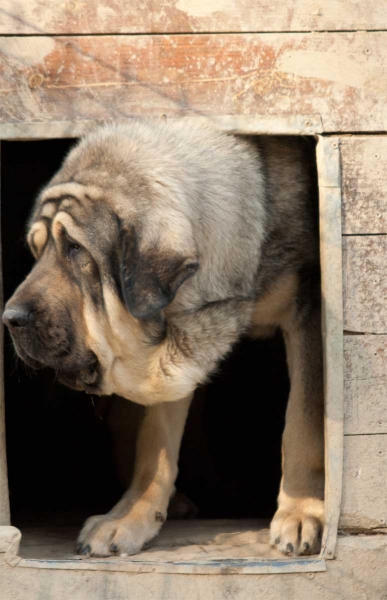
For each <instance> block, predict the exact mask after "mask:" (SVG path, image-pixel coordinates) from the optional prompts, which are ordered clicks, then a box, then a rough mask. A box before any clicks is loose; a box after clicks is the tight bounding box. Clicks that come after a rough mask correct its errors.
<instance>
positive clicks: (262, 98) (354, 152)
mask: <svg viewBox="0 0 387 600" xmlns="http://www.w3.org/2000/svg"><path fill="white" fill-rule="evenodd" d="M386 30H387V3H386V0H369V1H368V2H366V3H365V2H363V1H362V0H346V1H345V2H338V1H336V0H326V1H325V2H320V3H313V2H311V1H310V0H287V1H286V2H283V1H282V0H271V1H269V0H240V1H239V2H234V1H233V0H159V2H157V3H156V2H154V1H153V0H143V1H142V2H138V1H137V0H101V1H98V2H96V1H90V0H64V1H63V2H61V3H59V4H58V3H53V2H52V1H51V0H28V2H26V1H25V2H16V1H15V0H3V1H2V3H1V7H0V99H1V100H0V123H8V124H10V125H12V124H13V125H14V127H15V128H16V127H17V128H18V131H22V130H23V123H26V122H34V123H41V124H42V125H43V124H46V125H47V126H49V124H50V123H53V122H54V121H58V120H60V121H64V122H67V123H69V129H71V124H72V123H73V122H74V121H78V120H87V119H105V118H116V119H117V118H129V117H132V116H134V115H152V116H161V115H168V116H179V115H187V114H191V115H227V114H231V115H255V116H258V117H263V118H267V117H270V118H273V117H278V118H282V119H286V118H289V117H294V115H296V116H297V117H298V118H300V119H301V121H302V122H303V130H304V131H305V130H307V129H308V126H309V127H310V128H311V130H313V128H314V127H315V123H316V122H317V123H319V127H320V129H319V130H320V131H322V132H324V134H326V135H329V134H333V133H335V134H338V133H339V134H343V135H342V136H341V139H340V145H341V158H342V180H343V200H344V203H343V249H344V272H343V276H344V295H345V297H344V312H345V314H344V319H345V330H346V335H345V434H346V435H345V448H344V450H345V476H344V498H343V508H342V525H343V526H353V527H365V528H368V527H378V526H379V527H380V526H382V525H386V515H387V499H386V498H387V489H386V486H387V407H386V404H387V375H386V371H387V369H386V366H387V365H386V360H387V266H386V265H387V260H386V258H387V201H386V194H387V192H386V189H387V136H386V135H385V132H386V131H387V109H386V95H387V83H386V82H387V31H386ZM315 130H316V129H315ZM353 134H355V135H353Z"/></svg>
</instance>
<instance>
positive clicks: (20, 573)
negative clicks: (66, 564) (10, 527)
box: [0, 535, 387, 600]
mask: <svg viewBox="0 0 387 600" xmlns="http://www.w3.org/2000/svg"><path fill="white" fill-rule="evenodd" d="M386 555H387V536H385V535H375V536H340V537H339V540H338V556H337V560H334V561H330V562H329V566H328V570H327V571H326V572H321V573H301V574H299V575H295V574H294V573H289V574H284V575H280V576H279V575H241V574H239V573H238V570H237V569H236V568H235V567H228V568H227V569H225V570H224V574H223V575H221V576H213V575H195V574H193V575H172V576H171V575H170V574H162V573H147V574H142V575H138V574H134V573H125V572H121V573H120V572H108V571H106V570H102V569H100V570H98V571H97V570H95V571H93V572H92V573H91V572H90V571H82V570H81V569H79V570H72V571H66V570H61V567H62V568H63V563H62V564H58V567H57V568H39V567H42V566H43V565H41V564H39V563H37V566H36V568H22V567H18V566H14V567H12V566H9V565H8V564H7V563H6V562H5V560H4V554H0V578H1V591H2V593H3V597H4V600H5V599H8V598H9V599H12V600H27V599H32V598H33V599H39V600H53V599H55V600H86V599H87V600H107V599H109V600H110V599H113V598H114V600H127V599H128V598H130V599H131V600H176V599H179V600H203V599H204V598H205V599H206V600H207V599H208V600H221V599H222V600H223V599H224V598H230V599H232V600H251V599H252V598H254V599H255V598H265V600H277V599H278V598H286V600H310V599H311V598H313V600H338V599H340V600H360V599H361V600H366V599H369V600H385V597H386V587H387V571H386V569H385V565H386ZM45 566H46V567H48V566H49V564H48V563H46V565H45ZM54 566H55V565H54V564H53V565H52V567H54Z"/></svg>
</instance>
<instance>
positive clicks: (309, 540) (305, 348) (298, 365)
mask: <svg viewBox="0 0 387 600" xmlns="http://www.w3.org/2000/svg"><path fill="white" fill-rule="evenodd" d="M284 335H285V343H286V353H287V359H288V366H289V374H290V381H291V389H290V396H289V402H288V408H287V412H286V424H285V430H284V434H283V439H282V469H283V473H282V481H281V487H280V493H279V497H278V510H277V512H276V514H275V516H274V518H273V521H272V523H271V528H270V538H271V543H272V545H275V546H278V548H279V549H280V550H281V551H282V552H284V553H285V554H290V555H298V554H315V553H317V552H318V551H319V549H320V545H321V533H322V528H323V524H324V416H323V415H324V400H323V398H324V394H323V366H322V341H321V321H320V311H319V310H315V311H314V313H313V315H310V316H309V317H308V318H307V319H306V318H305V317H304V318H303V319H302V322H301V323H300V322H299V321H298V322H297V319H295V320H293V321H292V323H291V324H289V327H288V328H287V329H286V330H285V331H284Z"/></svg>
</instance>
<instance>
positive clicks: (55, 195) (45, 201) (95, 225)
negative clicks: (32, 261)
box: [27, 182, 117, 255]
mask: <svg viewBox="0 0 387 600" xmlns="http://www.w3.org/2000/svg"><path fill="white" fill-rule="evenodd" d="M116 224H117V219H116V218H115V214H114V213H113V211H111V210H109V208H108V206H107V205H106V203H105V202H104V201H103V193H102V190H101V189H99V188H98V187H93V186H85V185H82V184H80V183H75V182H69V183H61V184H57V185H52V186H50V187H48V188H46V189H45V190H43V192H42V193H41V194H40V196H39V197H38V199H37V201H36V203H35V207H34V211H33V214H32V217H31V219H30V222H29V226H28V233H27V240H28V243H29V245H30V247H31V250H32V252H33V253H34V254H35V255H39V254H40V253H41V251H42V249H43V248H44V246H45V244H46V243H47V240H48V238H49V237H50V236H52V237H53V238H55V237H56V236H58V235H59V233H60V232H61V231H63V229H65V230H66V232H67V233H68V234H69V235H70V236H71V237H73V238H74V240H76V241H78V242H79V243H81V244H83V245H85V246H86V247H90V246H91V247H93V246H94V245H95V242H96V240H97V239H98V241H99V245H101V243H102V242H103V239H104V238H109V236H111V230H112V228H113V227H114V226H116Z"/></svg>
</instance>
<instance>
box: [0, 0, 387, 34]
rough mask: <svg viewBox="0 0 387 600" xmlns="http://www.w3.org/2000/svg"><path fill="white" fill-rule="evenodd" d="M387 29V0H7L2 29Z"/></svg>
mask: <svg viewBox="0 0 387 600" xmlns="http://www.w3.org/2000/svg"><path fill="white" fill-rule="evenodd" d="M386 28H387V9H386V3H385V0H381V1H379V2H378V1H377V0H371V1H370V2H367V3H365V2H363V1H362V0H346V1H344V2H343V1H340V2H338V1H337V0H324V2H322V1H320V2H311V1H310V0H288V1H287V2H283V1H281V0H271V1H269V0H211V1H209V0H159V1H158V2H157V3H156V2H154V1H153V0H143V1H142V2H138V1H137V0H114V1H113V2H112V1H111V0H102V1H98V2H97V1H90V0H64V1H63V2H60V3H58V2H51V1H50V0H29V1H28V2H15V0H3V1H2V4H1V9H0V33H15V34H20V33H29V34H31V33H54V34H55V33H152V32H165V33H167V32H172V33H173V32H195V31H196V32H207V31H235V32H238V31H239V32H243V31H310V30H313V31H318V30H323V31H325V30H358V29H361V30H372V29H378V30H380V29H386Z"/></svg>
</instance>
